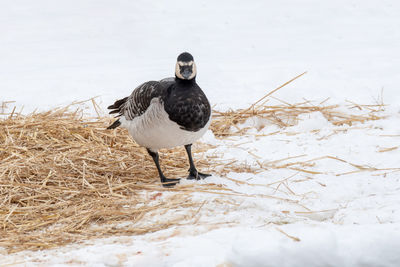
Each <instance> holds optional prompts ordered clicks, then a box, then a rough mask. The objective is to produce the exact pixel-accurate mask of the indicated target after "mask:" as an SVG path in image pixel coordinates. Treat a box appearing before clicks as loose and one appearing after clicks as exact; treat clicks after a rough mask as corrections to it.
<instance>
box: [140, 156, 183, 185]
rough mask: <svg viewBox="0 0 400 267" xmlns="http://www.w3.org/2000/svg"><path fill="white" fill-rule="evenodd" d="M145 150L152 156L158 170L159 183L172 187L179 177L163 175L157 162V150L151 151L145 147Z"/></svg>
mask: <svg viewBox="0 0 400 267" xmlns="http://www.w3.org/2000/svg"><path fill="white" fill-rule="evenodd" d="M147 152H148V153H149V154H150V156H151V157H152V158H153V160H154V163H155V164H156V167H157V170H158V175H159V176H160V179H161V183H162V185H163V186H164V187H172V186H174V185H176V184H177V183H178V182H179V179H168V178H167V177H165V176H164V174H163V172H162V170H161V167H160V163H159V161H158V160H159V156H158V152H153V151H151V150H150V149H147Z"/></svg>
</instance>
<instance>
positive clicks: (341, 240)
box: [0, 0, 400, 266]
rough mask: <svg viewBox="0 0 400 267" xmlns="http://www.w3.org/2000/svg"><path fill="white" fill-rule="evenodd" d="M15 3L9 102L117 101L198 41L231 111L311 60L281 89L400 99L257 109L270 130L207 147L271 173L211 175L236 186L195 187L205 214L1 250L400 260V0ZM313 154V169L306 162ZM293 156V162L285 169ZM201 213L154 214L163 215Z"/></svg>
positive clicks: (175, 257)
mask: <svg viewBox="0 0 400 267" xmlns="http://www.w3.org/2000/svg"><path fill="white" fill-rule="evenodd" d="M1 6H2V7H1V9H0V33H1V34H0V59H1V60H0V92H1V94H0V102H1V101H10V100H13V101H16V105H17V107H18V108H21V107H22V106H23V107H24V112H30V111H33V110H34V109H36V108H39V109H41V110H45V109H48V108H52V107H55V106H62V105H66V104H69V103H71V102H72V101H80V100H84V99H88V98H91V97H93V96H99V99H98V101H100V104H101V106H102V107H103V108H104V107H106V106H107V105H108V104H110V103H113V101H114V100H116V99H118V98H121V97H125V96H127V95H129V94H130V93H131V90H132V89H133V88H135V87H136V86H137V85H139V84H141V83H142V82H143V81H147V80H159V79H162V78H164V77H168V76H171V75H173V71H174V64H175V60H176V56H177V55H178V54H179V53H180V52H182V51H186V50H187V51H189V52H191V53H192V54H193V55H194V57H195V60H196V63H197V67H198V83H199V84H200V86H201V87H202V88H203V90H204V91H205V93H206V94H207V95H208V96H209V99H210V101H211V102H212V104H215V105H216V108H217V109H220V110H221V109H228V108H233V109H236V108H243V107H247V106H248V105H249V104H251V103H253V102H255V101H256V100H257V99H259V98H260V97H262V96H263V95H265V94H266V93H267V92H268V91H270V90H272V89H274V88H276V87H277V86H278V85H280V84H282V83H284V82H286V81H287V80H289V79H290V78H292V77H294V76H295V75H297V74H300V73H302V72H304V71H308V73H307V74H306V75H305V76H303V77H301V78H300V79H298V80H296V81H295V82H293V83H291V84H290V85H288V86H286V87H284V88H282V89H281V90H279V91H277V92H276V93H275V94H274V95H273V96H274V97H277V98H279V99H282V100H284V101H287V102H291V103H293V102H296V101H304V99H307V100H315V103H319V102H320V101H323V100H325V99H326V98H328V97H329V98H330V99H329V100H328V102H329V103H331V104H341V105H342V106H341V107H339V109H343V110H345V107H344V105H345V103H346V100H350V101H354V102H356V103H359V104H360V103H361V104H375V103H376V102H380V101H381V98H383V102H384V103H385V104H387V105H388V106H387V107H386V110H385V111H383V112H382V113H381V114H382V115H385V116H386V118H385V119H382V120H377V121H368V122H365V123H363V124H362V123H358V124H356V125H352V126H347V125H343V126H335V125H333V124H331V123H330V122H329V121H328V120H327V119H326V118H325V117H324V116H323V115H322V114H321V113H319V112H313V113H311V114H309V115H302V116H300V117H299V122H298V124H297V125H295V126H292V127H287V128H278V127H276V126H268V125H266V122H265V121H262V120H259V119H254V118H253V119H249V120H248V121H247V122H246V123H245V124H244V125H241V127H246V126H252V127H254V129H252V130H250V131H249V134H248V135H245V136H241V137H230V138H228V139H224V140H219V139H216V138H215V137H214V136H213V134H212V132H211V131H209V132H207V133H206V134H205V136H204V137H203V139H202V142H205V143H210V144H213V145H216V146H217V147H216V148H213V149H210V150H209V151H208V152H206V156H210V157H211V156H215V155H217V156H218V157H219V159H220V160H227V161H229V160H237V162H239V163H242V164H246V165H247V166H249V167H256V166H259V165H258V164H259V163H261V164H262V166H263V167H265V170H264V171H262V172H260V173H259V174H257V175H254V174H251V173H235V172H230V173H228V174H227V177H219V176H213V177H210V178H208V179H206V180H204V181H200V183H215V184H223V185H225V186H226V187H227V188H229V189H230V190H232V193H233V194H234V195H231V196H225V195H215V194H209V193H200V192H198V193H195V194H193V196H192V197H193V199H194V200H197V201H199V202H204V205H203V206H202V207H201V209H200V210H199V212H198V213H197V214H195V217H194V218H193V221H192V222H191V223H190V224H184V225H182V226H175V227H173V228H170V229H167V230H162V231H158V232H155V233H151V234H146V235H142V236H126V237H113V238H108V239H101V240H92V241H88V242H86V243H85V244H72V245H69V246H66V247H62V248H58V249H54V250H46V251H36V252H31V251H24V252H20V253H16V254H10V255H8V254H6V253H5V252H4V251H3V252H2V251H1V250H0V266H7V265H8V264H12V265H13V266H81V265H86V266H399V265H400V171H399V168H400V128H399V125H400V94H399V93H398V89H399V84H400V72H399V69H400V55H399V47H400V31H399V30H398V29H399V28H400V16H399V14H400V2H398V1H395V0H393V1H389V0H384V1H373V0H364V1H356V0H350V1H348V0H346V1H345V0H338V1H316V0H306V1H289V0H285V1H273V2H271V1H227V0H223V1H206V0H199V1H193V2H189V1H177V0H172V1H128V0H126V1H121V0H119V1H94V0H83V1H66V0H60V1H45V0H37V1H27V0H5V1H3V2H2V5H1ZM272 101H273V100H271V102H272ZM265 125H266V127H263V126H265ZM258 130H259V131H258ZM276 131H279V132H278V133H277V134H271V133H273V132H276ZM254 133H259V134H265V136H262V137H256V136H255V135H254ZM268 134H269V135H268ZM390 148H394V149H392V150H390ZM194 151H195V149H194ZM254 155H257V156H258V157H259V158H257V157H255V156H254ZM306 161H307V162H308V163H309V165H307V167H302V166H300V163H298V162H306ZM296 162H297V163H296ZM288 163H293V165H291V166H292V167H291V169H289V168H276V166H277V165H278V166H279V165H284V164H288ZM352 164H353V165H352ZM273 166H275V167H273ZM357 166H359V167H362V168H364V169H365V171H362V169H361V168H359V167H357ZM300 167H301V168H306V170H308V171H312V172H314V173H319V174H310V173H306V172H303V171H301V170H299V169H300ZM367 169H368V170H367ZM182 183H196V182H193V181H182ZM170 194H172V192H170ZM250 195H256V197H253V196H250ZM268 196H273V197H268ZM160 201H162V199H161V200H160ZM196 210H197V208H196V209H195V211H196ZM174 212H175V211H174ZM185 212H187V210H179V209H178V210H176V213H173V214H172V212H171V213H170V214H158V215H156V214H154V216H153V217H152V218H151V220H149V223H157V221H159V222H161V221H162V220H163V219H165V218H166V216H184V215H185Z"/></svg>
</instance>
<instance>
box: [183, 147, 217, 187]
mask: <svg viewBox="0 0 400 267" xmlns="http://www.w3.org/2000/svg"><path fill="white" fill-rule="evenodd" d="M185 149H186V153H187V154H188V158H189V164H190V168H189V175H188V177H187V178H186V179H188V180H193V179H196V180H200V179H204V178H206V177H208V176H211V174H206V173H201V172H198V171H197V169H196V167H195V166H194V162H193V158H192V144H189V145H185Z"/></svg>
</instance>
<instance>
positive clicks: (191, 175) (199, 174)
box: [186, 172, 211, 180]
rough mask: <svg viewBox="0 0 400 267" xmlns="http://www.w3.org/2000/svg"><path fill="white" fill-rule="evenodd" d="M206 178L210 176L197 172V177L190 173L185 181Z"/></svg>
mask: <svg viewBox="0 0 400 267" xmlns="http://www.w3.org/2000/svg"><path fill="white" fill-rule="evenodd" d="M208 176H211V174H207V173H201V172H197V175H196V173H195V172H190V173H189V175H188V177H187V178H186V179H188V180H200V179H205V178H207V177H208Z"/></svg>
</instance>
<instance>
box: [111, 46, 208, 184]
mask: <svg viewBox="0 0 400 267" xmlns="http://www.w3.org/2000/svg"><path fill="white" fill-rule="evenodd" d="M196 74H197V70H196V64H195V63H194V60H193V57H192V55H190V54H189V53H187V52H185V53H182V54H180V55H179V56H178V59H177V63H176V67H175V78H166V79H163V80H161V81H149V82H145V83H143V84H141V85H140V86H138V87H137V88H136V89H135V90H133V92H132V94H131V95H130V96H129V97H125V98H123V99H120V100H117V101H116V102H115V103H114V104H113V105H111V106H109V107H108V109H111V111H110V114H114V113H117V114H118V115H117V117H119V119H118V120H116V121H115V122H114V123H113V124H111V125H110V126H109V127H108V128H107V129H114V128H117V127H118V126H121V127H123V128H126V129H128V132H129V134H130V135H131V136H132V138H133V139H134V140H135V141H136V143H137V144H139V145H141V146H143V147H146V148H147V151H148V152H149V154H150V155H151V156H152V158H153V160H154V163H155V164H156V167H157V170H158V173H159V176H160V179H161V182H162V183H163V185H164V186H171V185H175V184H176V183H177V182H178V181H179V179H168V178H166V177H165V176H164V174H163V172H162V170H161V168H160V164H159V155H158V150H159V149H161V148H172V147H176V146H182V145H183V146H185V149H186V152H187V154H188V158H189V164H190V169H189V176H188V177H187V178H188V179H200V178H205V177H207V176H209V175H208V174H203V173H200V172H198V171H197V169H196V167H195V165H194V162H193V159H192V153H191V146H192V143H193V142H195V141H196V140H197V139H199V138H200V137H201V136H202V135H203V134H204V133H205V132H206V131H207V129H208V127H209V125H210V122H211V119H210V118H211V107H210V103H209V102H208V100H207V97H206V96H205V94H204V93H203V91H202V90H201V88H200V87H199V86H198V85H197V83H196Z"/></svg>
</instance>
